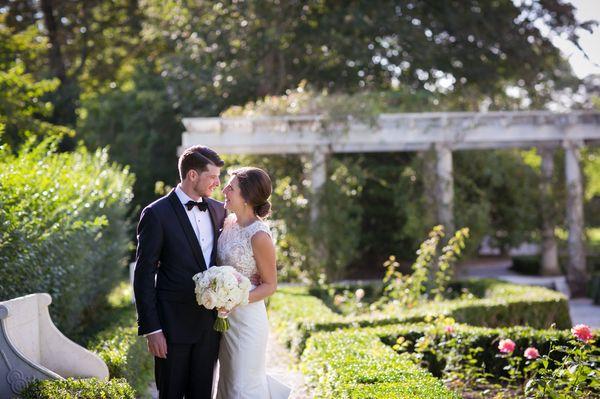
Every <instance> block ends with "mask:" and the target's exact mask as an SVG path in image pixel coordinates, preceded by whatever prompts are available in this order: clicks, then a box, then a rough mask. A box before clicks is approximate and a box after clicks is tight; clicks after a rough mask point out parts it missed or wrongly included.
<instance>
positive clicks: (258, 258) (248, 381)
mask: <svg viewBox="0 0 600 399" xmlns="http://www.w3.org/2000/svg"><path fill="white" fill-rule="evenodd" d="M271 190H272V187H271V179H270V178H269V175H268V174H267V173H266V172H265V171H263V170H262V169H259V168H253V167H246V168H241V169H238V170H236V171H234V172H233V173H232V177H231V180H230V181H229V183H228V184H227V185H226V186H225V188H224V189H223V194H224V195H225V209H227V210H228V211H229V212H231V213H232V214H231V215H229V216H228V217H227V219H225V224H224V226H223V232H222V233H221V235H220V237H219V240H218V244H217V245H218V249H217V254H218V257H217V262H218V264H219V265H230V266H233V267H234V268H235V269H236V270H237V271H238V272H240V273H241V274H243V275H244V276H246V277H248V278H250V279H251V281H252V280H254V279H253V278H252V277H253V276H255V275H259V276H260V283H259V285H258V286H254V285H253V286H252V290H251V291H250V297H249V304H248V305H245V306H240V307H238V308H235V309H233V310H232V311H231V312H230V313H229V316H228V319H229V322H230V328H229V330H228V331H226V332H224V333H223V335H222V338H221V344H220V347H219V364H220V370H219V383H218V388H217V399H246V398H248V399H284V398H287V397H288V396H289V391H290V389H289V388H288V387H287V386H285V385H283V384H281V383H280V382H278V381H277V380H275V379H273V378H271V377H270V376H267V374H266V370H265V355H266V353H265V352H266V348H267V338H268V334H269V323H268V320H267V311H266V308H265V303H264V299H265V298H267V297H268V296H270V295H272V294H273V293H274V292H275V289H276V288H277V268H276V265H275V246H274V245H273V240H272V238H271V231H270V230H269V226H268V225H267V224H266V223H265V222H264V221H263V220H262V218H264V217H265V216H267V215H268V214H269V211H270V209H271V204H270V203H269V197H270V195H271ZM253 282H254V281H253Z"/></svg>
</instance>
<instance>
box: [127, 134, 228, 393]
mask: <svg viewBox="0 0 600 399" xmlns="http://www.w3.org/2000/svg"><path fill="white" fill-rule="evenodd" d="M223 164H224V163H223V160H222V159H221V158H220V157H219V155H218V154H217V153H216V152H215V151H213V150H212V149H210V148H208V147H203V146H194V147H191V148H188V149H187V150H185V152H184V153H183V154H182V155H181V157H180V158H179V175H180V178H181V183H180V184H178V185H177V187H176V188H175V189H174V190H172V191H171V192H170V193H169V194H168V195H167V196H165V197H162V198H160V199H159V200H157V201H155V202H153V203H152V204H150V205H148V206H147V207H146V208H144V210H143V211H142V215H141V218H140V222H139V224H138V229H137V238H138V246H137V253H136V265H135V275H134V281H133V288H134V293H135V302H136V307H137V314H138V334H139V335H143V336H145V337H146V339H147V340H148V350H149V352H150V353H152V355H154V359H155V377H156V386H157V388H158V391H159V395H160V398H161V399H162V398H169V399H171V398H177V399H179V398H183V397H184V396H185V398H186V399H209V398H210V397H211V391H212V382H213V370H214V367H215V363H216V360H217V355H218V352H219V339H220V336H219V333H217V332H216V331H214V330H213V323H214V321H215V317H216V314H215V312H214V311H212V310H207V309H205V308H203V307H201V306H199V305H198V303H197V302H196V298H195V295H194V282H193V281H192V276H193V275H194V274H196V273H199V272H202V271H204V270H206V269H207V268H209V267H211V266H213V265H214V264H215V262H216V252H217V239H218V235H219V232H220V231H221V229H222V227H223V221H224V219H225V209H224V208H223V204H222V203H220V202H218V201H215V200H213V199H211V198H209V197H210V196H211V194H212V192H213V190H214V189H215V188H216V187H218V186H219V184H220V181H219V174H220V170H221V167H222V166H223Z"/></svg>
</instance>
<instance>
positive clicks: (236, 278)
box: [193, 266, 251, 310]
mask: <svg viewBox="0 0 600 399" xmlns="http://www.w3.org/2000/svg"><path fill="white" fill-rule="evenodd" d="M193 280H194V283H195V289H194V291H195V293H196V300H197V302H198V304H199V305H201V306H204V307H205V308H207V309H214V308H225V309H227V310H231V309H233V308H234V307H236V306H238V305H245V304H247V303H248V294H249V292H250V287H251V285H250V281H249V280H248V279H247V278H246V277H244V276H243V275H241V274H240V273H238V272H237V271H236V270H235V269H234V268H233V267H231V266H219V267H211V268H210V269H208V270H207V271H205V272H202V273H198V274H196V275H194V277H193Z"/></svg>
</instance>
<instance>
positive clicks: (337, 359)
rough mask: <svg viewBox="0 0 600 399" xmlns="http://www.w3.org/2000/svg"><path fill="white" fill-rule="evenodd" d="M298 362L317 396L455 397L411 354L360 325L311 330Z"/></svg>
mask: <svg viewBox="0 0 600 399" xmlns="http://www.w3.org/2000/svg"><path fill="white" fill-rule="evenodd" d="M301 367H302V370H303V372H304V373H305V375H306V376H307V379H308V381H309V383H310V384H311V385H313V386H314V388H315V392H314V393H315V397H317V398H365V399H366V398H382V399H383V398H386V399H387V398H402V399H408V398H458V396H457V395H456V394H454V393H452V392H450V391H449V390H448V389H447V388H445V387H444V386H443V384H442V382H441V381H440V380H438V379H436V378H434V377H433V376H432V375H431V374H429V373H428V372H426V371H424V370H423V369H421V368H420V367H419V366H417V365H416V364H415V363H414V362H413V361H412V360H411V359H410V358H409V357H407V356H398V355H396V354H394V352H393V351H392V350H391V348H389V347H386V346H385V345H384V344H383V343H382V342H381V341H380V340H379V339H377V337H376V336H374V335H373V334H368V333H363V332H361V331H339V332H332V333H318V334H315V335H313V336H312V337H311V338H310V339H309V340H308V342H307V346H306V350H305V352H304V353H303V355H302V363H301Z"/></svg>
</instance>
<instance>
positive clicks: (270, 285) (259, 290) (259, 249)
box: [249, 231, 277, 303]
mask: <svg viewBox="0 0 600 399" xmlns="http://www.w3.org/2000/svg"><path fill="white" fill-rule="evenodd" d="M252 251H253V252H254V259H255V260H256V267H257V268H258V273H259V274H260V279H261V284H260V285H259V286H258V287H256V288H255V289H253V290H252V291H250V298H249V301H250V302H251V303H252V302H256V301H260V300H261V299H265V298H266V297H268V296H271V295H273V293H274V292H275V290H276V289H277V266H276V263H275V245H274V244H273V240H271V236H269V235H268V234H267V233H265V232H264V231H259V232H258V233H256V234H255V235H254V236H253V237H252Z"/></svg>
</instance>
